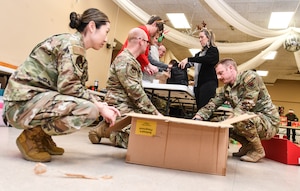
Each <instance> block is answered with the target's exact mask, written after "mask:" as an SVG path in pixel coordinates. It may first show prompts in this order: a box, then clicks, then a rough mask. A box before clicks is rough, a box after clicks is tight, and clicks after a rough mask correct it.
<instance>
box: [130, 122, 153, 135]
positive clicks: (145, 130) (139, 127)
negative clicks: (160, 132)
mask: <svg viewBox="0 0 300 191" xmlns="http://www.w3.org/2000/svg"><path fill="white" fill-rule="evenodd" d="M156 127H157V123H156V122H155V121H147V120H140V119H138V120H137V121H136V128H135V134H137V135H145V136H153V135H156Z"/></svg>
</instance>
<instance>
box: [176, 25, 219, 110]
mask: <svg viewBox="0 0 300 191" xmlns="http://www.w3.org/2000/svg"><path fill="white" fill-rule="evenodd" d="M199 40H200V43H201V46H202V50H201V51H200V52H198V53H197V54H196V55H195V56H194V57H189V58H185V59H183V60H182V61H181V62H180V63H179V67H181V68H182V69H184V68H186V65H187V67H188V68H189V67H192V66H194V68H195V75H194V93H195V99H196V104H197V109H200V108H201V107H203V106H204V105H205V104H207V103H208V101H209V99H210V98H212V97H214V96H215V93H216V88H217V87H218V79H217V75H216V71H215V68H214V67H215V65H216V64H217V63H218V61H219V50H218V48H217V47H216V45H215V36H214V34H213V33H212V32H211V31H209V30H208V29H206V28H202V29H201V30H200V33H199Z"/></svg>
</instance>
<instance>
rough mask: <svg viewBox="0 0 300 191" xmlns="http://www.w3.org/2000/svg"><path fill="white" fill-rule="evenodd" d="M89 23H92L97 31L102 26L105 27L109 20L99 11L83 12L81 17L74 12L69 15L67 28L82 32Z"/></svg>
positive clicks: (92, 9) (91, 9)
mask: <svg viewBox="0 0 300 191" xmlns="http://www.w3.org/2000/svg"><path fill="white" fill-rule="evenodd" d="M90 21H94V22H95V24H96V28H97V29H99V28H100V27H101V26H102V25H106V23H107V22H109V19H108V17H107V15H106V14H104V13H103V12H101V11H100V10H98V9H95V8H90V9H87V10H85V11H84V12H83V14H82V15H80V14H77V13H76V12H72V13H70V24H69V26H70V27H71V28H72V29H76V30H77V31H78V32H83V31H84V29H85V27H86V25H88V24H89V22H90Z"/></svg>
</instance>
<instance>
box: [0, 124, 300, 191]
mask: <svg viewBox="0 0 300 191" xmlns="http://www.w3.org/2000/svg"><path fill="white" fill-rule="evenodd" d="M88 130H89V129H88V128H86V129H82V130H81V131H79V132H77V133H74V134H71V135H65V136H58V137H54V138H53V139H54V140H55V142H56V143H57V144H58V146H61V147H63V148H64V149H65V153H64V155H62V156H54V157H53V158H52V161H51V162H50V163H45V164H46V165H47V172H46V173H44V174H42V175H36V174H35V173H34V171H33V169H34V167H35V165H36V163H34V162H29V161H25V160H23V159H22V158H21V154H20V152H19V150H18V148H17V146H16V144H15V139H16V137H17V136H18V135H19V134H20V133H21V130H18V129H15V128H11V127H0V161H1V162H0V174H1V178H0V191H27V190H28V191H37V190H43V191H54V190H55V191H67V190H72V191H94V190H97V191H104V190H105V191H113V190H117V191H120V190H121V191H134V190H138V191H168V190H172V191H177V190H179V191H183V190H184V191H194V190H195V191H196V190H197V191H199V190H200V191H201V190H205V191H241V190H243V191H252V190H253V191H258V190H259V191H269V190H270V191H279V190H289V191H299V190H300V182H299V181H300V167H299V166H297V165H285V164H282V163H279V162H276V161H272V160H269V159H263V160H261V161H260V162H259V163H247V162H242V161H240V160H238V159H236V158H232V157H231V153H232V152H235V151H237V150H238V146H237V145H230V148H229V153H228V161H227V173H226V176H219V175H210V174H201V173H194V172H186V171H179V170H171V169H162V168H156V167H149V166H142V165H135V164H129V163H126V162H125V156H126V150H125V149H121V148H116V147H112V146H108V145H105V144H99V145H93V144H91V143H90V142H89V140H88V137H87V134H88ZM107 143H108V142H107ZM64 173H75V174H84V175H86V176H90V177H95V178H96V180H94V179H82V178H69V177H65V176H64Z"/></svg>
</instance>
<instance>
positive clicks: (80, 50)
mask: <svg viewBox="0 0 300 191" xmlns="http://www.w3.org/2000/svg"><path fill="white" fill-rule="evenodd" d="M73 53H74V54H79V55H82V56H84V53H85V51H84V49H83V48H82V47H80V46H73Z"/></svg>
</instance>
